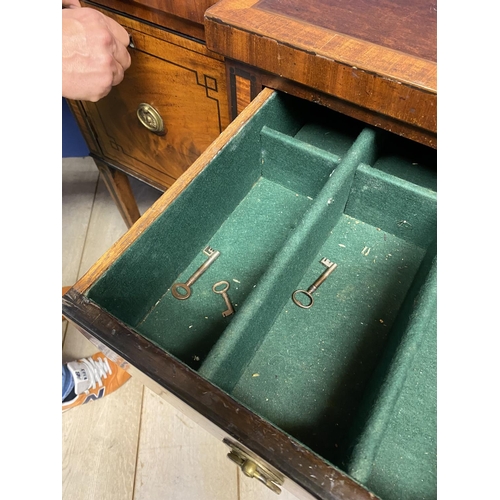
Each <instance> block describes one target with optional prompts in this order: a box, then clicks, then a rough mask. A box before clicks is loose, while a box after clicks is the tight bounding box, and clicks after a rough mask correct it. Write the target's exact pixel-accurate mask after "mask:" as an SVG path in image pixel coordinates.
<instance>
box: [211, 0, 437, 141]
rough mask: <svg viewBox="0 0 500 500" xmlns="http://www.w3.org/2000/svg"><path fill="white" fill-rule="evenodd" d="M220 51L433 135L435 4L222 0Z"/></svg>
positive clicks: (217, 18) (428, 0) (215, 46)
mask: <svg viewBox="0 0 500 500" xmlns="http://www.w3.org/2000/svg"><path fill="white" fill-rule="evenodd" d="M205 33H206V41H207V46H208V48H209V49H210V50H213V51H215V52H218V53H219V54H221V55H223V56H225V57H227V58H229V59H233V60H235V61H240V62H242V63H245V64H248V65H250V66H253V67H255V68H258V69H259V70H263V71H266V72H269V73H270V74H273V75H276V76H278V77H280V78H285V79H287V80H289V81H292V82H295V83H297V84H301V85H304V86H306V87H308V88H310V89H313V90H314V91H317V92H319V93H323V94H326V95H328V96H333V97H334V98H337V99H340V100H342V101H344V102H347V103H350V104H351V105H354V106H358V107H359V108H360V109H367V110H370V112H371V113H373V114H374V116H381V117H385V118H387V119H389V120H393V121H394V120H395V121H396V122H399V123H404V124H408V125H409V126H411V127H416V128H417V129H421V130H423V131H425V133H430V134H434V135H435V134H437V56H436V53H437V7H436V3H435V0H413V1H410V0H352V1H350V2H342V1H341V0H314V1H312V0H220V1H219V2H217V3H216V4H214V5H213V6H211V7H210V8H209V9H208V10H207V11H206V12H205Z"/></svg>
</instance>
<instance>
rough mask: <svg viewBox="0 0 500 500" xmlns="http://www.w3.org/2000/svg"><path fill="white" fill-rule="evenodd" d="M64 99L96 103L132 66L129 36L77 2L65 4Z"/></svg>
mask: <svg viewBox="0 0 500 500" xmlns="http://www.w3.org/2000/svg"><path fill="white" fill-rule="evenodd" d="M65 6H67V7H70V8H65V9H63V10H62V95H63V97H67V98H68V99H78V100H84V101H92V102H96V101H98V100H99V99H101V98H102V97H104V96H106V95H107V94H108V93H109V92H110V91H111V88H112V87H113V86H114V85H118V84H119V83H120V82H121V81H122V80H123V76H124V72H125V71H126V70H127V69H128V68H129V66H130V54H129V53H128V50H127V46H128V44H129V41H130V39H129V36H128V33H127V32H126V31H125V29H124V28H122V27H121V26H120V25H119V24H118V23H117V22H115V21H114V20H113V19H111V18H109V17H107V16H105V15H104V14H101V13H100V12H99V11H97V10H95V9H90V8H84V7H80V5H79V2H78V1H77V0H63V7H65Z"/></svg>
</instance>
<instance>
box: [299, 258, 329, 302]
mask: <svg viewBox="0 0 500 500" xmlns="http://www.w3.org/2000/svg"><path fill="white" fill-rule="evenodd" d="M320 262H321V264H323V265H324V266H326V270H325V271H323V273H322V274H321V276H320V277H319V278H318V279H317V280H316V281H315V282H314V283H313V284H312V285H311V286H310V287H309V288H308V289H307V290H295V292H293V294H292V300H293V302H294V303H295V304H297V305H298V306H299V307H302V309H309V308H310V307H312V305H313V303H314V299H313V297H312V294H313V293H314V292H315V291H316V290H317V289H318V288H319V287H320V285H321V284H322V283H323V281H325V280H326V278H328V276H330V274H332V273H333V271H335V269H337V264H334V263H333V262H331V261H330V260H328V259H327V258H326V257H324V258H322V259H321V261H320ZM300 293H303V294H304V295H306V297H308V299H309V303H308V304H302V302H300V301H299V300H298V299H297V295H298V294H300Z"/></svg>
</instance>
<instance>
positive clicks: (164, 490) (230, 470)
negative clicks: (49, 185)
mask: <svg viewBox="0 0 500 500" xmlns="http://www.w3.org/2000/svg"><path fill="white" fill-rule="evenodd" d="M62 166H63V170H62V171H63V176H62V179H63V185H62V188H63V196H62V202H63V211H62V213H63V221H62V228H63V235H62V239H63V262H62V265H63V269H62V275H63V283H62V285H71V284H72V283H74V282H75V281H76V280H77V279H78V278H80V277H81V276H82V275H83V274H84V273H85V272H86V271H87V270H88V269H89V268H90V267H91V266H92V264H94V262H96V261H97V259H98V258H99V257H100V256H101V255H102V254H103V253H105V252H106V250H107V249H108V248H110V247H111V246H112V245H113V243H114V242H115V241H116V240H117V239H118V238H119V237H120V236H121V235H122V234H124V233H125V232H126V226H125V224H124V222H123V220H122V218H121V217H120V215H119V213H118V210H117V208H116V207H115V205H114V203H113V202H112V200H111V198H110V196H109V194H108V192H107V191H106V188H105V187H104V184H103V182H101V181H100V179H99V175H98V171H97V168H96V167H95V165H94V164H93V161H92V160H91V159H90V158H65V159H63V162H62ZM131 182H132V188H133V190H134V193H135V194H136V199H137V200H138V204H139V209H140V211H141V213H144V211H145V210H147V208H148V207H149V206H150V205H151V204H152V203H153V202H154V201H155V200H156V199H157V198H158V196H160V194H161V193H159V192H158V191H156V190H155V189H153V188H151V187H149V186H147V185H145V184H143V183H140V182H138V181H135V180H134V179H132V180H131ZM62 338H63V349H62V357H63V361H69V360H71V359H75V358H77V357H83V356H89V355H90V354H92V353H93V352H95V351H96V349H95V348H94V346H93V345H92V344H91V343H90V342H89V341H88V340H86V339H85V338H84V337H83V336H82V335H81V334H80V333H79V332H78V331H77V330H76V329H75V328H74V327H73V326H72V325H71V324H68V323H67V322H66V321H63V337H62ZM62 421H63V428H62V447H63V450H62V451H63V453H62V456H63V462H62V480H63V484H62V491H63V495H62V497H63V500H84V499H85V500H132V499H134V500H160V499H161V500H273V499H275V498H278V497H277V496H276V494H275V493H273V492H271V491H270V490H268V489H267V488H266V487H265V486H263V485H262V484H261V483H259V482H258V481H257V480H253V479H249V478H247V477H245V476H244V475H243V474H242V473H241V471H239V469H238V468H237V467H236V465H235V464H233V463H232V462H230V461H229V460H228V459H227V458H226V454H227V451H228V450H227V448H226V446H225V445H224V444H222V443H221V442H220V440H219V439H217V438H215V437H214V436H212V435H211V434H209V433H208V432H206V431H205V430H204V429H202V428H201V427H200V426H199V425H198V424H196V423H194V422H193V421H192V420H190V419H189V418H188V417H186V416H185V415H184V414H182V413H181V412H179V411H178V410H176V409H175V408H173V407H172V406H170V405H169V404H168V403H167V402H165V401H164V400H163V399H162V398H160V397H159V396H157V395H156V394H155V393H153V392H152V391H150V390H149V389H148V388H146V387H144V386H143V385H142V384H141V382H140V381H139V380H137V379H134V378H132V379H131V380H130V381H128V382H127V383H126V384H125V385H124V386H123V387H121V388H120V389H119V390H118V391H116V392H115V393H113V394H110V395H109V396H106V397H105V398H104V399H102V400H99V401H96V402H93V403H90V404H87V405H85V406H81V407H78V408H75V409H73V410H70V411H68V412H66V413H64V414H63V420H62ZM279 498H281V499H282V500H296V497H295V496H293V495H291V494H290V493H288V492H287V491H283V492H282V494H281V495H280V496H279Z"/></svg>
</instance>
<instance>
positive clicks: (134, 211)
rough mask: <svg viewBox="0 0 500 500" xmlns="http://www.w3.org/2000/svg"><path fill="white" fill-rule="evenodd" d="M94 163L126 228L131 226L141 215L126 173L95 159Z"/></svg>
mask: <svg viewBox="0 0 500 500" xmlns="http://www.w3.org/2000/svg"><path fill="white" fill-rule="evenodd" d="M94 161H95V164H96V165H97V168H98V169H99V172H100V173H101V175H102V178H103V180H104V184H106V187H107V188H108V191H109V194H110V195H111V198H113V201H114V202H115V203H116V206H117V207H118V210H119V211H120V214H121V216H122V217H123V220H124V221H125V224H126V225H127V227H128V228H131V227H132V225H133V224H134V222H135V221H136V220H137V219H138V218H139V217H140V216H141V214H140V212H139V208H138V207H137V202H136V201H135V197H134V193H133V192H132V188H131V187H130V182H129V180H128V177H127V174H125V173H123V172H121V171H120V170H117V169H116V168H113V167H110V166H108V165H106V164H105V163H103V162H101V161H99V160H96V159H95V158H94Z"/></svg>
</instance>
